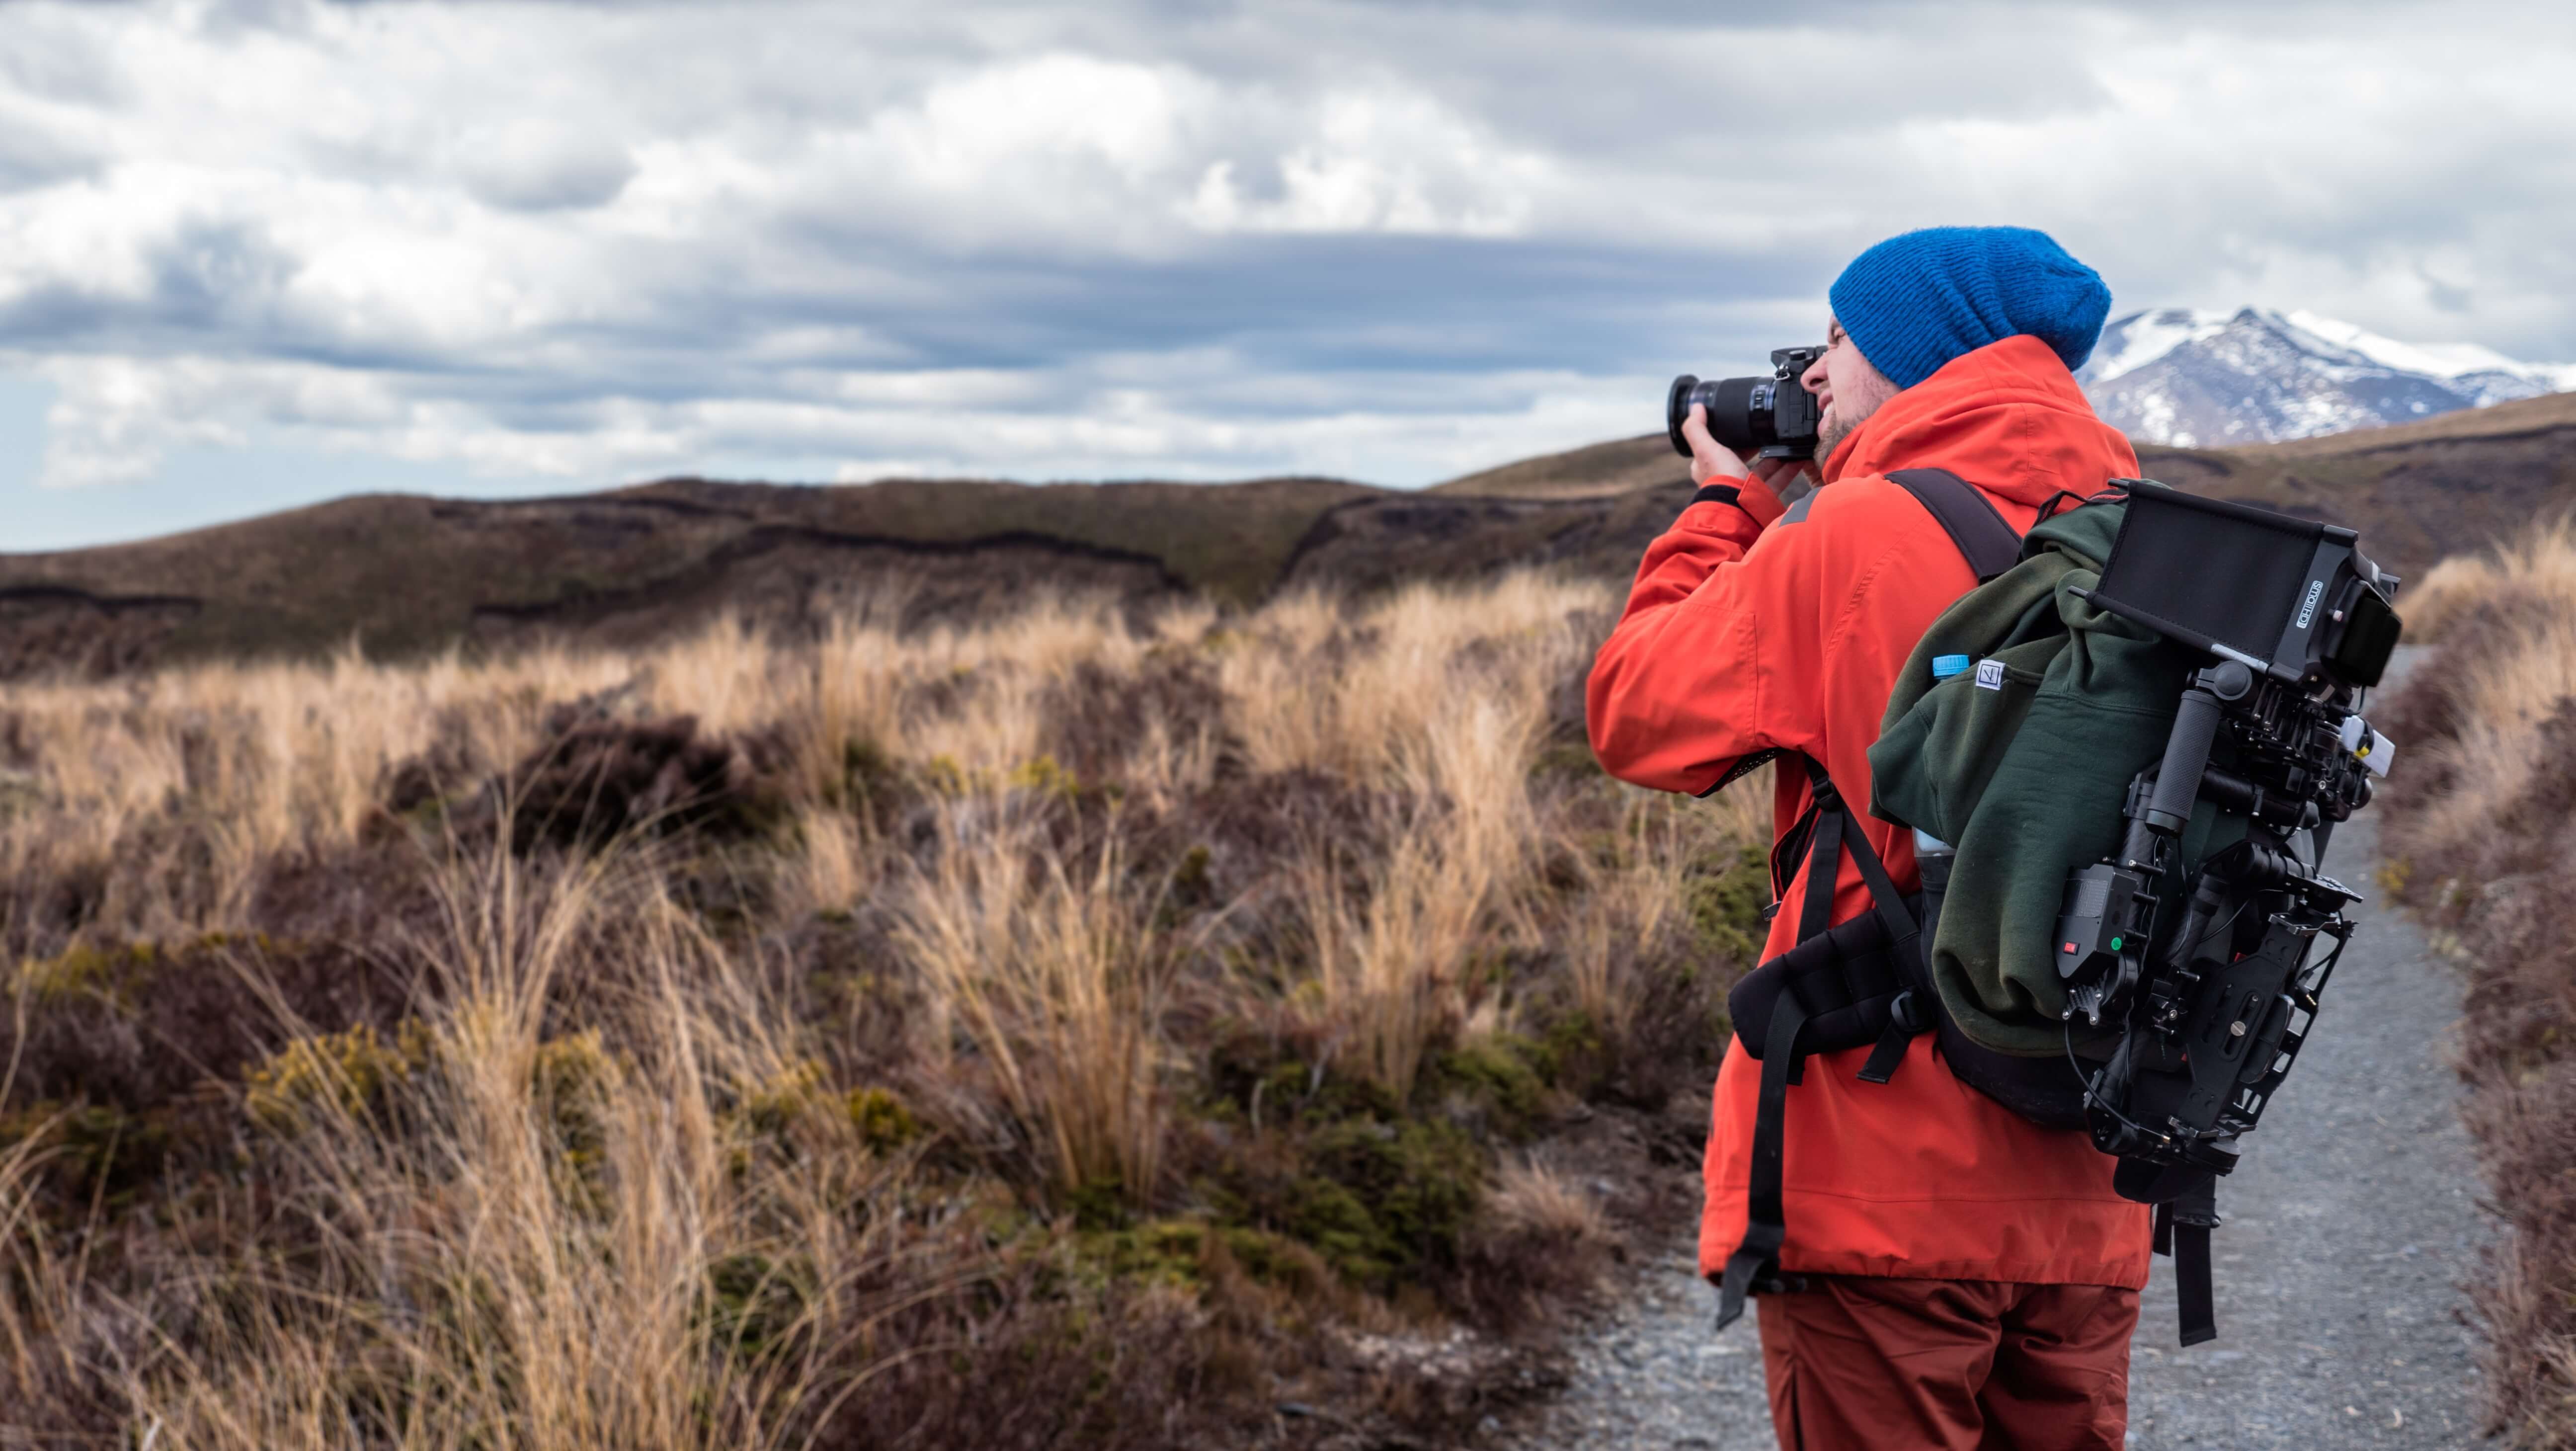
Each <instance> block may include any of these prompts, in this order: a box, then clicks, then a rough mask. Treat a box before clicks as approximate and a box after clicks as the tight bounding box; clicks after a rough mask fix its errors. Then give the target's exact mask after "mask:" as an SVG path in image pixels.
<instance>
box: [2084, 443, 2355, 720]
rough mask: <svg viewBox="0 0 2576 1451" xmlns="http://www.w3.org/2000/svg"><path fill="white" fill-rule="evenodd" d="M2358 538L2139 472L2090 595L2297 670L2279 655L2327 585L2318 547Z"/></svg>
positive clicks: (2300, 632) (2253, 658) (2299, 663)
mask: <svg viewBox="0 0 2576 1451" xmlns="http://www.w3.org/2000/svg"><path fill="white" fill-rule="evenodd" d="M2352 538H2353V536H2352V533H2351V531H2350V530H2346V529H2338V528H2335V527H2333V526H2331V525H2327V524H2320V523H2317V522H2315V521H2313V520H2309V519H2299V518H2293V517H2292V516H2290V515H2287V514H2276V513H2273V512H2272V511H2271V510H2269V509H2256V508H2252V507H2249V506H2247V505H2244V504H2232V503H2227V502H2224V501H2222V500H2217V499H2203V498H2198V497H2195V496H2193V495H2190V494H2185V493H2182V492H2180V491H2179V490H2175V489H2171V488H2167V487H2166V486H2164V485H2162V484H2157V483H2152V482H2149V481H2146V480H2143V479H2142V480H2138V481H2136V482H2134V483H2132V484H2131V485H2130V488H2129V506H2128V518H2127V520H2126V522H2124V523H2123V524H2122V525H2121V526H2120V537H2119V540H2118V541H2117V542H2116V543H2115V544H2113V545H2112V547H2111V558H2110V562H2109V563H2107V564H2105V565H2104V566H2103V569H2102V583H2101V585H2100V586H2099V587H2098V588H2096V589H2095V590H2094V591H2093V597H2094V599H2095V601H2096V602H2098V603H2100V604H2101V605H2103V606H2104V607H2105V608H2107V609H2110V610H2113V611H2114V612H2116V613H2119V614H2123V615H2127V616H2129V617H2130V618H2132V619H2135V620H2138V621H2140V622H2142V623H2145V624H2148V625H2152V626H2154V627H2155V628H2157V629H2158V630H2161V631H2163V632H2164V633H2165V634H2167V635H2170V636H2172V637H2174V638H2175V639H2178V640H2181V641H2183V642H2185V643H2187V644H2191V645H2196V646H2199V647H2200V648H2203V649H2213V648H2216V649H2218V651H2219V653H2224V654H2231V655H2234V656H2236V657H2237V658H2238V659H2241V660H2244V661H2246V662H2247V663H2249V664H2255V665H2259V666H2262V667H2264V668H2267V669H2274V670H2275V671H2276V673H2279V672H2280V670H2281V667H2287V673H2291V674H2293V675H2295V673H2296V672H2297V671H2298V670H2299V669H2301V668H2302V667H2304V665H2305V664H2306V662H2305V660H2304V659H2281V658H2280V654H2281V650H2282V647H2283V646H2284V644H2285V643H2289V642H2290V639H2291V637H2293V636H2304V635H2305V634H2306V632H2307V631H2308V629H2309V627H2310V626H2311V625H2312V624H2313V623H2314V621H2313V619H2312V618H2311V619H2310V620H2308V621H2306V622H2302V621H2301V620H2300V619H2299V618H2298V617H2299V615H2300V614H2301V613H2303V612H2304V613H2306V614H2308V615H2310V616H2313V615H2314V613H2315V611H2316V608H2317V605H2318V601H2317V599H2316V598H2315V596H2316V595H2318V594H2320V593H2321V592H2322V588H2321V587H2322V581H2321V580H2320V579H2319V578H2318V577H2317V574H2316V570H2315V566H2316V565H2317V564H2318V563H2319V562H2320V561H2319V550H2318V546H2319V545H2320V544H2327V543H2329V542H2331V543H2334V544H2340V545H2343V546H2345V547H2346V548H2348V547H2349V545H2350V543H2351V540H2352ZM2301 653H2302V655H2304V653H2305V652H2304V651H2302V652H2301ZM2276 662H2277V665H2276Z"/></svg>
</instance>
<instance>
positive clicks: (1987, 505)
mask: <svg viewBox="0 0 2576 1451" xmlns="http://www.w3.org/2000/svg"><path fill="white" fill-rule="evenodd" d="M1887 481H1888V482H1889V483H1892V484H1894V485H1896V486H1897V487H1898V488H1900V489H1903V490H1904V491H1905V492H1907V493H1909V494H1912V495H1913V496H1914V500H1915V502H1916V503H1919V504H1921V505H1922V506H1923V507H1924V509H1925V510H1926V511H1927V512H1929V513H1930V514H1931V515H1932V517H1933V519H1934V520H1936V521H1937V522H1939V524H1940V525H1941V528H1942V529H1943V530H1944V531H1945V532H1947V533H1948V534H1949V536H1950V542H1951V543H1953V544H1956V545H1957V546H1959V553H1961V554H1962V555H1965V556H1966V557H1967V560H1968V567H1969V568H1970V569H1973V570H1975V571H1976V572H1977V583H1979V584H1984V583H1985V582H1986V581H1987V580H1990V579H1993V578H1994V577H1995V576H1996V575H1999V574H2001V573H2003V572H2004V571H2005V570H2007V569H2010V568H2012V567H2013V566H2014V565H2016V564H2019V563H2020V562H2021V536H2020V535H2019V534H2016V533H2014V532H2013V527H2012V526H2011V525H2010V524H2007V523H2005V522H2004V516H2003V515H2001V514H1998V513H1996V512H1995V506H1994V502H1993V501H1992V500H1990V499H1988V498H1987V497H1986V496H1985V493H1984V492H1983V491H1982V490H1980V489H1978V488H1977V486H1976V485H1974V484H1971V483H1969V482H1968V481H1967V480H1966V479H1963V478H1961V477H1959V476H1958V475H1957V474H1954V473H1952V472H1950V471H1949V470H1948V469H1898V470H1897V471H1896V472H1894V473H1892V474H1889V475H1888V476H1887Z"/></svg>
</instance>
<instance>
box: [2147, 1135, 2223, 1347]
mask: <svg viewBox="0 0 2576 1451" xmlns="http://www.w3.org/2000/svg"><path fill="white" fill-rule="evenodd" d="M2217 1227H2218V1179H2217V1176H2215V1175H2208V1174H2204V1175H2202V1176H2201V1180H2200V1184H2199V1187H2197V1188H2193V1189H2187V1190H2185V1191H2183V1192H2182V1193H2181V1194H2178V1195H2176V1196H2174V1197H2173V1198H2172V1199H2169V1200H2167V1201H2165V1202H2164V1203H2162V1204H2159V1205H2157V1206H2156V1226H2155V1233H2156V1243H2155V1249H2156V1253H2158V1254H2160V1255H2169V1256H2171V1257H2172V1259H2173V1264H2174V1310H2175V1313H2176V1317H2177V1318H2178V1319H2179V1320H2181V1322H2182V1343H2183V1344H2184V1345H2187V1346H2188V1345H2198V1344H2200V1343H2201V1342H2203V1341H2206V1340H2216V1339H2217V1338H2218V1297H2217V1293H2216V1291H2215V1290H2214V1289H2213V1288H2212V1286H2211V1285H2210V1281H2209V1232H2210V1231H2211V1230H2213V1229H2216V1228H2217Z"/></svg>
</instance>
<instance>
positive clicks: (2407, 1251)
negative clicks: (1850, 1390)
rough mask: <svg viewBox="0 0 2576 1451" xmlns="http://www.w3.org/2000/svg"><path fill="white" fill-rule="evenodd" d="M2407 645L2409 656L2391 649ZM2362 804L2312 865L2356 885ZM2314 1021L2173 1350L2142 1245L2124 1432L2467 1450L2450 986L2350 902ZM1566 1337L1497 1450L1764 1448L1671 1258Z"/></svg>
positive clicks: (2467, 1216)
mask: <svg viewBox="0 0 2576 1451" xmlns="http://www.w3.org/2000/svg"><path fill="white" fill-rule="evenodd" d="M2409 653H2410V654H2411V653H2412V652H2411V651H2410V652H2409ZM2377 847H2378V843H2377V840H2376V833H2375V832H2374V831H2373V829H2372V827H2371V825H2370V822H2369V813H2367V812H2365V813H2363V815H2362V819H2361V820H2359V821H2356V822H2354V823H2353V824H2351V825H2350V826H2348V827H2346V828H2345V829H2344V830H2343V831H2342V832H2341V833H2340V834H2339V835H2338V836H2337V838H2336V840H2335V843H2334V845H2333V847H2332V849H2331V850H2330V851H2329V852H2328V854H2327V859H2326V868H2327V870H2328V872H2330V873H2331V874H2333V875H2335V876H2337V877H2339V878H2341V879H2342V880H2343V881H2345V882H2347V883H2350V884H2351V885H2353V886H2354V887H2355V888H2357V889H2359V890H2361V891H2364V892H2368V893H2372V894H2373V895H2376V889H2375V888H2374V887H2373V886H2372V884H2371V876H2372V873H2373V872H2374V871H2375V870H2376V868H2377V866H2378V849H2377ZM2355 915H2356V916H2357V918H2358V919H2359V921H2360V923H2361V932H2360V934H2359V935H2358V937H2357V938H2356V939H2355V941H2354V943H2353V946H2352V949H2351V951H2349V952H2347V953H2346V954H2345V955H2344V960H2343V962H2342V964H2341V965H2339V966H2338V967H2337V968H2336V969H2335V976H2334V981H2333V983H2332V985H2331V986H2329V987H2328V988H2327V990H2326V997H2325V1002H2324V1005H2323V1009H2322V1011H2321V1012H2320V1013H2319V1015H2318V1016H2319V1024H2318V1031H2317V1036H2316V1038H2315V1039H2314V1041H2312V1042H2311V1043H2310V1044H2309V1046H2308V1048H2307V1050H2306V1052H2305V1053H2303V1054H2302V1055H2301V1057H2300V1060H2299V1065H2298V1068H2297V1069H2296V1070H2295V1071H2294V1072H2292V1074H2291V1075H2290V1078H2289V1081H2288V1082H2287V1083H2286V1084H2284V1085H2283V1087H2282V1090H2281V1097H2280V1101H2279V1102H2278V1103H2277V1104H2275V1105H2274V1106H2273V1107H2272V1109H2271V1111H2270V1112H2269V1113H2268V1114H2266V1115H2265V1116H2264V1120H2263V1126H2262V1128H2261V1129H2259V1130H2257V1131H2256V1132H2255V1133H2254V1134H2253V1135H2252V1136H2250V1137H2249V1138H2248V1139H2247V1141H2246V1145H2247V1151H2246V1155H2245V1160H2244V1163H2243V1164H2242V1165H2241V1166H2239V1168H2238V1169H2237V1171H2236V1172H2235V1173H2234V1174H2232V1175H2230V1176H2228V1177H2227V1178H2226V1179H2223V1180H2221V1181H2220V1183H2219V1192H2218V1208H2219V1213H2220V1214H2221V1216H2223V1217H2224V1218H2225V1220H2226V1225H2225V1227H2224V1228H2222V1229H2220V1230H2219V1231H2218V1232H2217V1234H2216V1235H2214V1236H2213V1237H2212V1248H2213V1250H2214V1251H2215V1256H2216V1266H2217V1273H2216V1279H2217V1290H2218V1339H2217V1340H2216V1341H2214V1342H2212V1343H2210V1344H2207V1345H2199V1346H2194V1347H2192V1348H2191V1349H2189V1350H2184V1349H2180V1348H2178V1347H2177V1345H2176V1344H2175V1330H2174V1301H2173V1278H2172V1269H2171V1266H2170V1265H2169V1264H2168V1262H2166V1261H2165V1260H2162V1259H2159V1260H2157V1261H2156V1266H2155V1278H2154V1281H2153V1282H2152V1283H2151V1284H2150V1285H2149V1286H2148V1288H2147V1293H2146V1297H2145V1306H2144V1310H2143V1313H2142V1314H2141V1316H2140V1319H2139V1324H2138V1335H2137V1339H2136V1340H2135V1342H2133V1345H2134V1349H2133V1353H2132V1359H2131V1366H2130V1401H2129V1445H2130V1446H2131V1447H2132V1448H2134V1451H2165V1448H2171V1447H2185V1446H2188V1447H2194V1448H2225V1451H2268V1448H2276V1447H2277V1448H2293V1447H2295V1448H2301V1451H2307V1448H2315V1447H2322V1446H2334V1447H2410V1448H2412V1447H2423V1448H2435V1447H2457V1446H2465V1445H2472V1444H2475V1427H2476V1414H2475V1409H2474V1405H2473V1400H2474V1396H2475V1390H2476V1387H2475V1383H2474V1368H2473V1366H2474V1361H2473V1349H2474V1347H2473V1342H2472V1338H2471V1331H2470V1329H2469V1327H2468V1325H2467V1323H2466V1320H2465V1310H2464V1301H2463V1299H2462V1297H2461V1294H2460V1292H2459V1288H2458V1287H2459V1285H2460V1284H2461V1282H2463V1281H2465V1280H2467V1279H2468V1278H2469V1277H2470V1276H2472V1275H2474V1274H2476V1273H2477V1272H2478V1264H2477V1259H2478V1256H2477V1251H2478V1246H2479V1244H2480V1243H2481V1242H2482V1240H2483V1239H2484V1237H2485V1235H2486V1233H2487V1230H2488V1221H2487V1220H2486V1218H2485V1217H2484V1216H2483V1215H2482V1214H2481V1213H2480V1211H2479V1209H2478V1207H2477V1200H2478V1195H2479V1192H2480V1183H2479V1180H2478V1177H2477V1169H2476V1165H2475V1164H2474V1163H2473V1162H2472V1160H2471V1158H2470V1154H2469V1142H2468V1136H2467V1134H2466V1133H2465V1132H2464V1131H2463V1130H2462V1129H2461V1127H2460V1120H2459V1114H2458V1111H2457V1108H2458V1093H2459V1091H2458V1087H2457V1081H2456V1080H2455V1079H2454V1077H2453V1076H2452V1073H2451V1071H2450V1069H2449V1068H2448V1067H2446V1066H2445V1065H2444V1061H2443V1055H2444V1052H2445V1051H2446V1049H2447V1047H2448V1045H2449V1042H2450V1038H2451V1027H2452V1024H2453V1023H2455V1022H2456V1020H2457V1019H2458V1017H2459V1006H2460V983H2459V978H2458V976H2457V975H2456V974H2455V973H2453V972H2452V971H2451V970H2450V969H2449V968H2447V967H2445V966H2443V965H2442V964H2441V963H2439V962H2437V961H2435V960H2434V958H2433V957H2432V955H2431V953H2430V952H2429V951H2427V949H2426V948H2425V945H2424V939H2423V937H2422V935H2421V934H2419V933H2418V932H2417V931H2416V930H2415V928H2414V925H2413V924H2412V923H2410V922H2408V921H2407V920H2406V919H2405V918H2403V917H2402V916H2399V915H2398V914H2396V913H2395V912H2393V911H2387V910H2381V909H2380V908H2379V907H2378V906H2377V905H2376V904H2375V903H2365V904H2364V905H2362V906H2361V907H2360V908H2359V909H2357V911H2356V913H2355ZM1623 1294H1624V1296H1625V1299H1626V1304H1625V1305H1624V1306H1623V1308H1622V1309H1621V1310H1620V1311H1619V1312H1618V1313H1617V1314H1616V1315H1615V1316H1613V1317H1612V1318H1611V1319H1610V1320H1609V1321H1607V1322H1606V1323H1604V1324H1603V1325H1601V1326H1600V1327H1599V1328H1598V1329H1597V1330H1596V1331H1595V1332H1594V1333H1593V1334H1592V1335H1591V1336H1590V1337H1588V1338H1587V1339H1586V1340H1585V1341H1584V1342H1583V1343H1582V1344H1581V1345H1580V1346H1579V1347H1578V1348H1577V1350H1576V1354H1575V1362H1576V1363H1575V1365H1574V1368H1573V1375H1572V1379H1571V1381H1570V1383H1569V1384H1568V1386H1567V1389H1566V1391H1565V1393H1564V1394H1563V1395H1562V1396H1561V1397H1560V1398H1558V1399H1557V1400H1555V1401H1554V1402H1552V1403H1550V1404H1549V1405H1547V1406H1544V1407H1540V1408H1536V1409H1534V1410H1533V1411H1532V1412H1531V1413H1530V1414H1529V1416H1528V1418H1527V1419H1526V1420H1525V1421H1523V1422H1521V1423H1519V1424H1516V1425H1513V1426H1511V1427H1508V1428H1498V1431H1499V1434H1497V1435H1495V1436H1494V1437H1493V1439H1492V1440H1491V1441H1490V1442H1489V1444H1492V1445H1497V1446H1501V1447H1507V1448H1512V1451H1537V1448H1541V1447H1583V1448H1587V1451H1678V1448H1691V1451H1736V1448H1746V1451H1758V1448H1763V1447H1768V1446H1771V1445H1773V1444H1774V1443H1773V1440H1772V1435H1771V1420H1770V1410H1769V1406H1768V1403H1767V1402H1766V1401H1765V1399H1764V1396H1763V1389H1762V1355H1761V1347H1760V1343H1759V1341H1758V1340H1757V1339H1756V1338H1755V1335H1754V1329H1753V1324H1752V1317H1751V1316H1749V1315H1748V1316H1747V1317H1746V1318H1745V1321H1744V1323H1742V1324H1739V1325H1737V1326H1735V1327H1734V1328H1732V1329H1730V1330H1728V1331H1727V1332H1726V1333H1725V1334H1724V1335H1716V1334H1712V1333H1711V1331H1710V1328H1709V1326H1710V1320H1711V1317H1712V1312H1713V1311H1714V1308H1715V1299H1714V1295H1713V1293H1712V1292H1711V1291H1710V1290H1709V1288H1708V1286H1706V1285H1705V1284H1703V1283H1701V1281H1700V1280H1699V1278H1698V1276H1697V1274H1696V1273H1695V1271H1694V1268H1693V1264H1692V1261H1691V1259H1690V1258H1689V1256H1688V1254H1687V1253H1686V1252H1684V1251H1681V1250H1676V1251H1675V1252H1674V1253H1673V1254H1672V1255H1671V1256H1670V1257H1669V1258H1668V1259H1667V1260H1665V1261H1664V1262H1662V1263H1660V1264H1659V1265H1657V1266H1656V1267H1654V1268H1652V1269H1650V1270H1649V1271H1647V1272H1646V1273H1645V1274H1643V1275H1641V1276H1639V1278H1638V1281H1637V1282H1636V1283H1635V1284H1634V1285H1633V1286H1631V1287H1628V1288H1627V1289H1625V1290H1624V1291H1623Z"/></svg>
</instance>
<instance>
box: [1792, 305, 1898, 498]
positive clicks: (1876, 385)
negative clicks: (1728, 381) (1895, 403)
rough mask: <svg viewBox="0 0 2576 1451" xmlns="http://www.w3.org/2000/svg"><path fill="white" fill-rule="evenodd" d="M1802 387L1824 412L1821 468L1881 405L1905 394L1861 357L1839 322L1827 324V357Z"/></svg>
mask: <svg viewBox="0 0 2576 1451" xmlns="http://www.w3.org/2000/svg"><path fill="white" fill-rule="evenodd" d="M1798 383H1799V386H1801V387H1803V388H1805V389H1806V390H1807V391H1808V392H1810V393H1813V394H1815V395H1816V406H1817V407H1818V408H1820V409H1822V410H1823V412H1822V414H1821V416H1819V417H1818V419H1817V421H1816V462H1817V464H1818V465H1819V466H1822V464H1823V463H1824V461H1825V460H1827V459H1829V458H1832V457H1833V456H1834V450H1835V449H1836V448H1837V447H1839V446H1840V445H1841V444H1842V441H1843V440H1844V439H1846V438H1849V437H1850V436H1851V431H1852V430H1853V429H1855V428H1858V427H1860V426H1861V424H1862V423H1864V422H1866V421H1867V420H1868V418H1869V416H1870V415H1871V414H1873V413H1876V412H1877V411H1878V409H1879V405H1880V404H1882V403H1885V402H1886V401H1887V400H1888V399H1890V398H1893V397H1895V396H1896V395H1897V394H1898V393H1899V392H1900V391H1902V390H1900V389H1899V388H1898V387H1897V386H1896V384H1895V383H1894V382H1893V381H1891V380H1890V379H1889V378H1888V376H1887V375H1886V374H1885V373H1882V372H1880V371H1879V370H1878V369H1877V368H1876V367H1875V366H1873V365H1872V364H1871V363H1870V361H1869V359H1867V358H1864V357H1862V356H1861V355H1860V349H1859V348H1857V347H1855V346H1853V345H1852V340H1851V335H1850V334H1849V333H1846V332H1844V331H1843V325H1842V323H1841V322H1840V321H1839V320H1831V321H1828V322H1827V323H1826V324H1825V355H1824V356H1823V357H1821V358H1818V359H1816V361H1815V363H1814V364H1813V365H1811V366H1810V367H1809V368H1808V369H1807V371H1806V372H1805V373H1804V374H1803V375H1801V376H1800V377H1799V379H1798Z"/></svg>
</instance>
